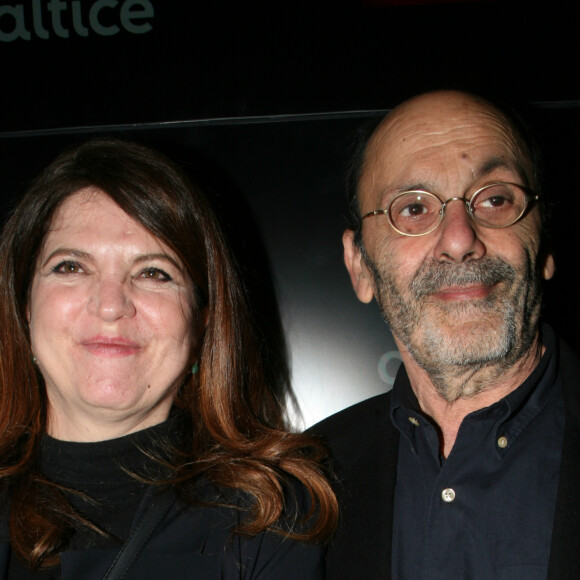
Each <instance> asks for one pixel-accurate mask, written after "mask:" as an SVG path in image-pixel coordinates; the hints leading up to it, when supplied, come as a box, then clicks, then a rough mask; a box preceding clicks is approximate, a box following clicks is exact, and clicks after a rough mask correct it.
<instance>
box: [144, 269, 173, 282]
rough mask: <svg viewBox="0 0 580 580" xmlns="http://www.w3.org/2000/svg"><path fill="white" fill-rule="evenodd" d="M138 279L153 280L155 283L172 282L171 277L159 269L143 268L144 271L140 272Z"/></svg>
mask: <svg viewBox="0 0 580 580" xmlns="http://www.w3.org/2000/svg"><path fill="white" fill-rule="evenodd" d="M140 278H144V279H146V280H155V281H157V282H169V281H170V280H172V278H171V276H170V275H169V274H168V273H167V272H164V271H163V270H160V269H159V268H145V270H142V271H141V274H140Z"/></svg>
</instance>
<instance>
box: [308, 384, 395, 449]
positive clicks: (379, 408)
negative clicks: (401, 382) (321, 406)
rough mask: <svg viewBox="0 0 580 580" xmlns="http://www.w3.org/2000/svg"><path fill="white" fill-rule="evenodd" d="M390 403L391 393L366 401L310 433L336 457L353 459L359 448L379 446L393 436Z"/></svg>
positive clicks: (312, 429) (340, 413) (339, 414)
mask: <svg viewBox="0 0 580 580" xmlns="http://www.w3.org/2000/svg"><path fill="white" fill-rule="evenodd" d="M390 401H391V394H390V393H383V394H382V395H377V396H376V397H372V398H370V399H366V400H365V401H362V402H360V403H357V404H356V405H353V406H352V407H348V408H346V409H344V410H342V411H339V412H338V413H335V414H334V415H331V416H330V417H328V418H326V419H324V420H323V421H321V422H320V423H317V424H316V425H314V426H313V427H311V428H310V429H309V432H310V433H313V434H315V435H319V436H321V437H322V438H323V439H324V440H325V442H326V443H327V444H328V446H329V447H330V449H331V452H332V454H333V455H334V456H335V458H337V457H340V456H344V455H347V456H351V457H356V456H357V455H358V454H359V453H360V452H361V450H362V449H369V448H370V447H374V446H375V445H381V444H382V443H383V442H384V440H385V439H388V438H389V437H390V436H391V435H392V434H393V432H394V427H393V425H392V423H391V420H390V417H389V409H390Z"/></svg>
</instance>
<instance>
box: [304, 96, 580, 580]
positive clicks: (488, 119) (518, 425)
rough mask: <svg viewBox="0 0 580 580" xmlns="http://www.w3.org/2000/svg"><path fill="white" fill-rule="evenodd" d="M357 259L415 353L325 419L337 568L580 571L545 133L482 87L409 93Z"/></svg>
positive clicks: (371, 147) (570, 389)
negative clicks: (541, 143)
mask: <svg viewBox="0 0 580 580" xmlns="http://www.w3.org/2000/svg"><path fill="white" fill-rule="evenodd" d="M355 176H356V179H355V182H356V184H355V185H356V187H355V191H354V193H353V199H352V202H353V203H352V207H353V208H354V209H353V212H354V220H353V223H352V228H351V229H348V230H346V232H345V233H344V236H343V243H344V259H345V264H346V267H347V269H348V271H349V274H350V278H351V281H352V285H353V287H354V290H355V292H356V294H357V296H358V298H359V299H360V300H361V301H362V302H370V301H371V300H372V299H373V298H374V299H375V300H376V301H377V302H378V304H379V306H380V308H381V311H382V313H383V315H384V318H385V320H386V322H387V323H388V325H389V326H390V329H391V331H392V333H393V337H394V340H395V342H396V344H397V346H398V348H399V351H400V354H401V358H402V360H403V365H401V368H400V370H399V373H398V375H397V377H396V380H395V384H394V386H393V391H392V393H389V394H385V395H380V396H378V397H375V398H373V399H369V400H368V401H364V402H362V403H360V404H358V405H355V406H354V407H351V408H350V409H347V410H345V411H343V412H341V413H338V414H337V415H334V416H333V417H330V418H329V419H326V420H325V421H323V422H322V423H321V424H319V425H318V426H316V427H315V428H314V430H315V431H317V432H319V433H320V434H322V435H323V436H325V438H326V440H327V441H328V443H329V445H330V448H331V451H332V453H333V457H334V468H335V470H336V474H337V478H338V482H339V484H338V492H339V495H340V499H341V501H342V522H341V526H340V528H339V530H338V532H337V535H336V538H335V541H334V542H333V543H332V545H331V546H330V547H329V550H328V561H327V572H328V577H329V578H330V579H331V580H334V579H336V578H348V579H365V580H368V579H371V580H372V579H375V578H377V579H378V578H396V579H411V580H416V579H420V578H425V579H441V580H450V579H454V580H455V579H467V578H476V579H488V578H489V579H500V578H506V579H508V578H509V579H525V580H536V579H540V578H541V579H545V578H557V579H562V578H580V563H579V562H578V560H580V558H579V557H578V556H579V555H578V554H577V553H576V552H577V551H579V550H580V527H579V523H578V521H579V520H580V518H579V517H578V516H579V515H580V468H579V464H580V415H579V412H580V395H579V393H578V385H577V380H578V379H577V377H579V376H580V364H579V363H578V362H577V360H576V358H575V357H574V355H572V354H571V353H570V352H569V351H568V350H567V349H566V347H565V346H564V345H560V344H558V341H557V340H556V338H555V337H554V336H553V332H552V331H551V329H549V328H547V327H540V325H539V312H540V302H541V284H542V279H546V280H547V279H549V278H550V277H552V275H553V273H554V260H553V257H552V255H551V254H550V253H547V252H546V251H545V248H544V246H543V243H542V242H543V236H542V231H543V227H544V218H543V200H542V198H541V195H540V194H539V184H538V182H537V176H536V162H535V160H534V152H533V148H532V147H531V145H530V144H529V143H528V141H527V140H526V139H525V138H524V137H523V134H522V132H521V131H520V130H519V129H518V126H517V125H516V123H515V122H514V121H513V120H511V119H510V118H509V117H508V116H507V115H505V114H504V113H503V112H501V111H500V110H498V109H497V108H495V107H494V106H492V105H491V104H490V103H488V102H486V101H484V100H483V99H480V98H478V97H476V96H473V95H469V94H465V93H459V92H453V91H441V92H433V93H428V94H425V95H421V96H419V97H416V98H413V99H411V100H409V101H406V102H404V103H403V104H401V105H400V106H398V107H397V108H395V109H394V110H393V111H391V112H390V113H389V114H388V115H387V116H386V117H385V119H384V120H383V121H382V122H381V123H380V125H379V126H378V128H377V129H376V130H375V131H374V133H373V134H372V135H371V136H370V138H369V140H368V142H367V143H366V146H365V148H364V150H363V151H362V154H361V158H360V162H359V164H358V167H357V168H356V170H355Z"/></svg>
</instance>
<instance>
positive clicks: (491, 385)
mask: <svg viewBox="0 0 580 580" xmlns="http://www.w3.org/2000/svg"><path fill="white" fill-rule="evenodd" d="M394 339H395V342H396V344H397V346H398V348H399V352H400V354H401V359H402V360H403V363H404V365H405V370H406V371H407V375H408V377H409V381H410V383H411V388H412V389H413V392H414V393H415V396H416V397H417V401H418V403H419V407H420V409H421V411H422V412H423V413H424V414H425V415H426V416H427V417H430V418H431V419H432V420H433V421H434V422H435V423H436V425H437V426H438V428H439V430H440V445H441V453H442V455H443V456H444V457H447V456H448V455H449V453H450V452H451V449H452V448H453V445H454V444H455V439H456V437H457V432H458V431H459V427H460V426H461V423H462V422H463V419H464V418H465V417H466V416H467V415H469V414H470V413H473V412H474V411H477V410H479V409H483V408H485V407H489V406H490V405H493V404H494V403H496V402H497V401H500V400H501V399H503V398H504V397H506V396H507V395H509V394H510V393H511V392H513V391H515V390H516V389H517V388H518V387H519V386H520V385H521V384H522V383H523V382H524V381H525V380H526V379H527V378H528V377H529V376H530V374H531V373H532V371H533V370H534V369H535V368H536V366H537V365H538V364H539V362H540V359H541V358H542V355H543V354H544V351H545V346H544V345H543V344H542V343H541V341H540V337H539V332H536V335H535V338H534V341H533V343H532V345H531V347H530V348H529V349H528V350H527V351H526V353H525V354H524V355H523V356H522V357H521V358H520V359H518V361H516V362H515V363H514V364H513V365H512V366H510V367H509V368H507V369H506V368H504V367H503V366H502V365H501V364H491V365H487V366H484V367H482V368H479V369H475V370H474V369H467V370H464V369H461V368H458V367H456V366H450V368H449V369H447V371H446V372H445V373H444V374H442V375H440V376H438V377H437V378H436V379H435V380H437V381H441V380H447V381H449V382H448V386H450V388H448V389H447V390H448V392H450V393H462V392H474V391H475V392H476V394H475V395H471V396H469V395H459V396H457V397H454V398H449V399H447V398H445V397H443V396H442V394H441V392H440V389H438V388H437V387H436V385H435V380H434V379H433V378H432V377H431V376H429V374H428V373H427V372H426V371H425V370H424V369H423V368H422V367H421V366H420V365H419V364H418V363H417V362H416V361H415V359H414V358H413V356H412V355H411V353H410V352H409V351H408V350H407V348H406V347H405V346H404V345H403V344H402V343H401V342H400V341H399V340H398V339H397V337H396V336H395V337H394ZM472 381H477V382H478V383H479V388H477V389H472V388H469V387H470V385H468V383H470V382H472ZM482 385H485V386H484V387H483V388H481V386H482Z"/></svg>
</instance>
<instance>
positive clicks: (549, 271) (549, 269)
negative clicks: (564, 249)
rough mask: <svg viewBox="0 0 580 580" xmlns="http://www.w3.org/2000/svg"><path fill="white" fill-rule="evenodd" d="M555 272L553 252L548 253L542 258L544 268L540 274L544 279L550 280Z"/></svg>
mask: <svg viewBox="0 0 580 580" xmlns="http://www.w3.org/2000/svg"><path fill="white" fill-rule="evenodd" d="M555 272H556V262H555V260H554V254H552V253H550V254H548V255H547V256H546V259H545V260H544V269H543V270H542V276H543V277H544V280H550V278H552V276H553V275H554V274H555Z"/></svg>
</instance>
